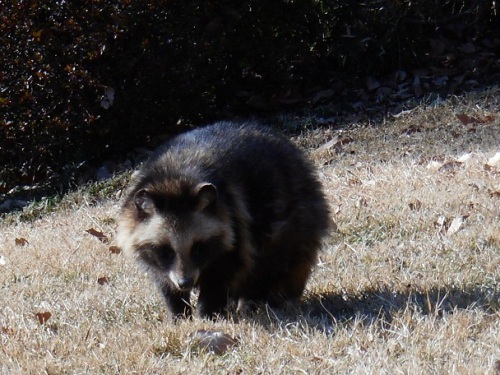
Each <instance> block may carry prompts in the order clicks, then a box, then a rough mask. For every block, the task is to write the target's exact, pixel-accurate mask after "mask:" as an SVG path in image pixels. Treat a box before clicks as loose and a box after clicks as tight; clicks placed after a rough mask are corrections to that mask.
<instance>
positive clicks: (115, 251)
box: [109, 246, 122, 254]
mask: <svg viewBox="0 0 500 375" xmlns="http://www.w3.org/2000/svg"><path fill="white" fill-rule="evenodd" d="M109 252H110V253H111V254H120V253H121V252H122V249H120V248H119V247H118V246H110V247H109Z"/></svg>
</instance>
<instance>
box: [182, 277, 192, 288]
mask: <svg viewBox="0 0 500 375" xmlns="http://www.w3.org/2000/svg"><path fill="white" fill-rule="evenodd" d="M178 284H179V288H180V289H183V290H187V289H191V288H192V287H193V286H194V279H193V278H192V277H186V278H184V279H179V280H178Z"/></svg>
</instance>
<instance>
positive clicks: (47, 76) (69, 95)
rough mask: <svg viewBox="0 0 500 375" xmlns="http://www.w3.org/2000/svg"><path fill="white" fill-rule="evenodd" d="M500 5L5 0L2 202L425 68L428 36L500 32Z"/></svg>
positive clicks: (1, 27) (468, 1) (464, 0)
mask: <svg viewBox="0 0 500 375" xmlns="http://www.w3.org/2000/svg"><path fill="white" fill-rule="evenodd" d="M494 7H495V3H494V2H490V1H472V0H448V1H445V2H442V1H437V0H421V1H408V0H386V1H367V2H353V1H347V0H279V1H266V0H250V1H236V2H235V1H228V0H209V1H200V0H194V1H190V2H188V3H186V2H185V1H178V0H172V1H166V0H164V1H152V0H147V1H139V0H125V1H123V0H120V1H116V0H113V1H109V0H93V1H60V0H49V1H41V0H26V1H8V2H2V13H1V15H0V32H1V34H2V37H1V38H2V39H1V43H0V77H1V87H0V160H1V164H2V165H3V168H2V169H1V170H0V195H1V194H6V193H7V192H8V191H9V190H10V189H11V188H12V187H14V186H16V185H19V184H26V185H32V184H43V185H48V186H51V187H54V186H58V185H61V186H62V187H64V186H67V185H68V181H69V180H70V178H69V177H68V170H69V169H73V168H69V167H68V165H70V163H77V164H78V163H81V162H87V163H92V162H95V161H98V160H101V159H102V158H105V157H109V155H110V154H112V153H119V152H123V151H124V150H126V149H128V148H129V147H130V146H131V145H133V144H140V143H143V142H145V141H146V140H147V139H148V137H149V136H151V135H154V134H158V133H170V132H177V131H180V130H181V129H182V128H183V126H185V125H192V124H194V125H196V124H200V123H203V122H207V121H211V120H214V119H216V118H222V117H228V116H233V115H239V116H247V115H253V114H256V113H268V112H269V111H275V110H279V109H280V108H282V106H283V105H284V104H285V103H290V102H291V101H290V100H288V99H290V97H293V93H297V92H300V93H301V95H307V94H308V93H309V92H311V90H312V89H313V88H317V87H325V86H328V85H329V83H331V82H334V81H335V82H336V81H337V80H338V79H339V77H341V79H344V80H345V82H349V83H351V82H353V80H355V79H357V78H359V77H363V76H364V75H366V74H367V72H374V73H377V72H378V73H380V72H384V71H388V70H390V69H395V68H400V67H402V66H405V67H408V66H415V65H418V64H420V63H422V61H423V60H425V58H426V56H427V55H428V54H426V48H428V39H427V38H424V37H423V35H426V33H427V34H428V33H434V32H436V30H440V31H439V32H443V33H447V32H448V31H447V29H446V27H447V26H449V24H450V22H451V21H452V22H455V24H456V23H457V22H459V23H460V24H461V25H462V26H461V28H459V29H460V30H461V32H462V33H463V34H467V33H469V34H468V35H471V37H477V36H478V34H479V33H487V32H491V30H493V31H495V27H494V26H492V25H493V23H494V22H496V21H497V19H496V17H495V11H496V9H495V8H494ZM450 20H451V21H450ZM456 30H458V29H457V28H456V27H454V28H450V30H449V33H453V32H456ZM453 37H456V38H460V37H461V36H457V35H454V36H453ZM110 93H112V94H113V95H114V98H113V99H112V100H111V99H110V98H109V95H110ZM105 99H108V100H111V102H109V103H108V104H109V105H108V106H106V105H104V104H105V103H104V102H103V100H105ZM105 107H106V108H105ZM0 197H1V196H0Z"/></svg>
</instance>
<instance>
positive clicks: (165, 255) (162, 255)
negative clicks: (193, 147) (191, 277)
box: [152, 245, 175, 264]
mask: <svg viewBox="0 0 500 375" xmlns="http://www.w3.org/2000/svg"><path fill="white" fill-rule="evenodd" d="M152 252H153V254H154V257H155V258H156V259H158V262H159V263H161V264H166V263H170V262H171V261H172V259H173V258H174V257H175V251H174V249H172V247H171V246H170V245H157V246H154V247H153V249H152Z"/></svg>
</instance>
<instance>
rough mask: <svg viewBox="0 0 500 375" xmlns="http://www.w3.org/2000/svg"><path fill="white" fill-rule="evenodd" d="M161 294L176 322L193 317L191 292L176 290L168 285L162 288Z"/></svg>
mask: <svg viewBox="0 0 500 375" xmlns="http://www.w3.org/2000/svg"><path fill="white" fill-rule="evenodd" d="M161 292H162V294H163V297H164V298H165V301H166V302H167V306H168V308H169V310H170V312H171V313H172V317H173V319H174V320H177V319H180V318H188V317H191V315H192V314H193V310H192V308H191V304H190V302H189V298H190V292H181V291H178V290H175V289H173V287H172V286H170V285H168V284H167V285H163V286H162V288H161Z"/></svg>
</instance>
